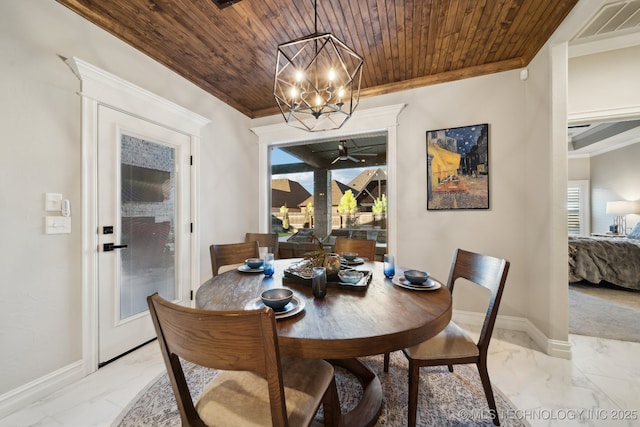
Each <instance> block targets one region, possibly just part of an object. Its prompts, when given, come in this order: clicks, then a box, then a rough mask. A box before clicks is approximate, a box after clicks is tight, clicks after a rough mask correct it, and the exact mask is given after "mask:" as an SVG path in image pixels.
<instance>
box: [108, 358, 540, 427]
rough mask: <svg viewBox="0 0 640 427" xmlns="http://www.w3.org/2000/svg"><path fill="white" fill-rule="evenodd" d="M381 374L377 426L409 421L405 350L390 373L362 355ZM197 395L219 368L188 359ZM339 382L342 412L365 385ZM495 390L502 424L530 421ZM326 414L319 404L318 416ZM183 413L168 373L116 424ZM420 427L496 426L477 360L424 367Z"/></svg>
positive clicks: (160, 426) (161, 425) (174, 419)
mask: <svg viewBox="0 0 640 427" xmlns="http://www.w3.org/2000/svg"><path fill="white" fill-rule="evenodd" d="M361 360H362V361H364V362H365V363H367V364H368V365H369V366H370V367H371V369H373V370H374V372H376V373H377V374H378V376H379V377H380V380H381V382H382V388H383V393H384V396H385V400H384V403H383V407H382V411H381V414H380V418H379V419H378V422H377V423H376V426H404V425H406V424H407V403H406V402H407V362H406V359H405V357H404V356H403V355H402V354H401V353H400V352H395V353H392V354H391V366H390V369H389V373H388V374H384V373H383V372H382V356H372V357H366V358H362V359H361ZM184 369H185V375H186V377H187V380H188V382H189V387H190V390H191V392H192V395H194V396H197V395H199V394H200V393H201V391H202V389H203V387H204V386H205V385H206V383H207V382H208V381H209V380H210V378H212V377H213V376H214V375H215V374H216V371H214V370H209V369H206V368H202V367H197V366H194V365H191V364H188V363H184ZM336 382H337V385H338V393H339V395H340V402H341V406H342V408H343V412H344V411H346V410H349V409H350V408H353V407H354V406H355V405H356V404H357V402H358V401H359V400H360V396H361V393H362V388H361V387H360V385H359V384H358V383H357V381H356V380H355V378H353V377H352V376H351V374H350V373H349V372H347V371H345V370H343V369H341V368H336ZM493 391H494V394H495V398H496V404H497V406H498V415H499V416H500V417H501V422H502V423H501V425H502V426H514V427H516V426H528V425H529V424H528V423H527V422H526V421H524V420H521V419H519V417H518V416H517V414H518V413H519V412H518V411H517V409H516V408H515V407H514V406H513V405H512V404H511V402H510V401H509V400H508V399H507V398H506V397H505V396H504V395H503V394H502V393H501V392H500V390H498V389H497V388H496V387H495V386H494V387H493ZM321 417H322V409H320V411H319V413H318V415H317V418H321ZM179 425H180V416H179V414H178V409H177V407H176V403H175V399H174V397H173V393H172V391H171V386H170V384H169V380H168V378H167V376H166V375H165V374H163V375H161V376H160V377H159V378H157V379H156V380H154V381H152V383H151V384H150V385H149V386H148V387H147V388H146V389H145V390H143V391H142V392H141V393H140V394H139V395H138V396H137V397H136V398H135V399H134V400H133V401H132V402H131V404H130V405H129V406H128V407H127V408H126V409H125V410H124V411H123V412H122V413H121V415H120V417H118V419H117V420H116V421H115V422H114V423H113V425H112V426H113V427H133V426H136V427H137V426H154V427H165V426H179ZM418 425H419V426H438V427H445V426H493V423H492V421H491V419H490V418H489V414H488V407H487V402H486V399H485V396H484V391H483V389H482V385H481V383H480V378H479V376H478V371H477V369H476V368H475V365H460V366H456V367H455V368H454V373H453V374H452V373H450V372H449V371H448V370H447V368H446V367H434V368H422V370H421V375H420V396H419V408H418Z"/></svg>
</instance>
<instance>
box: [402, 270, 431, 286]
mask: <svg viewBox="0 0 640 427" xmlns="http://www.w3.org/2000/svg"><path fill="white" fill-rule="evenodd" d="M404 278H405V279H407V280H408V281H409V282H410V283H412V284H414V285H421V284H423V283H424V282H426V281H427V279H428V278H429V273H427V272H424V271H420V270H407V271H405V272H404Z"/></svg>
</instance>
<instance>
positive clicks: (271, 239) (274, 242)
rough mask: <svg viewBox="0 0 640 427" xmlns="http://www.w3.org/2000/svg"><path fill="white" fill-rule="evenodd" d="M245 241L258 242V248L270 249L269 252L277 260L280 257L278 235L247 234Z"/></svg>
mask: <svg viewBox="0 0 640 427" xmlns="http://www.w3.org/2000/svg"><path fill="white" fill-rule="evenodd" d="M244 241H245V242H258V246H260V247H261V248H268V251H269V252H271V253H272V254H273V255H274V258H275V259H278V258H279V257H280V255H279V243H280V242H279V238H278V233H247V234H246V235H245V237H244Z"/></svg>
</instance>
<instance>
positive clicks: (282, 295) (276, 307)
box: [260, 288, 293, 311]
mask: <svg viewBox="0 0 640 427" xmlns="http://www.w3.org/2000/svg"><path fill="white" fill-rule="evenodd" d="M260 298H261V299H262V303H263V304H264V305H266V306H267V307H271V308H272V309H273V311H281V310H282V309H283V308H284V307H285V306H286V305H287V304H289V302H290V301H291V299H292V298H293V291H292V290H291V289H287V288H273V289H268V290H266V291H264V292H262V294H260Z"/></svg>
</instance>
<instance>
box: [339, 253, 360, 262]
mask: <svg viewBox="0 0 640 427" xmlns="http://www.w3.org/2000/svg"><path fill="white" fill-rule="evenodd" d="M341 255H342V258H344V259H346V260H347V261H353V260H354V259H356V258H357V257H358V253H357V252H342V254H341Z"/></svg>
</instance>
